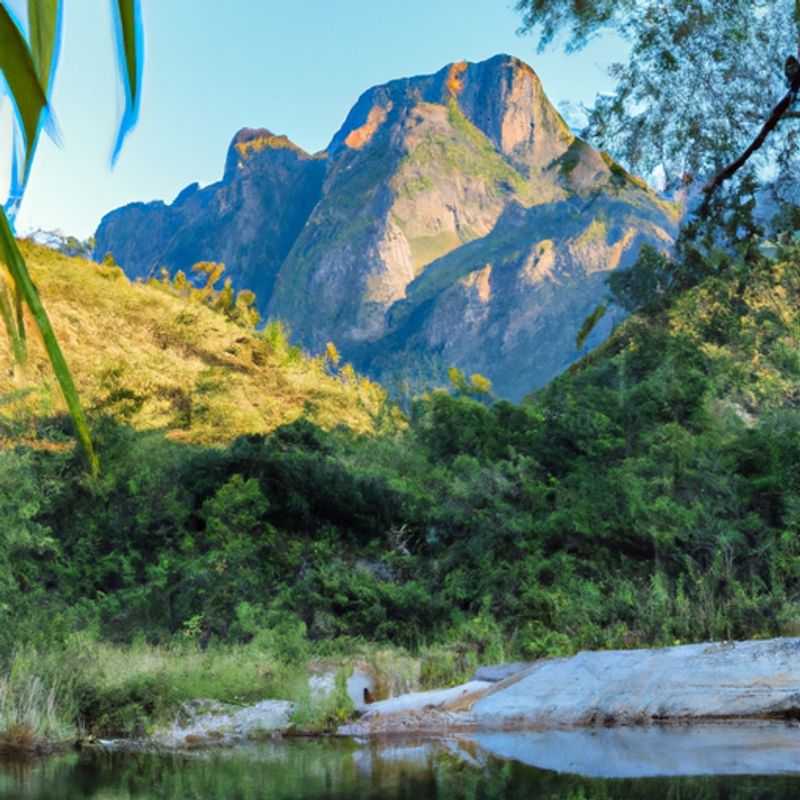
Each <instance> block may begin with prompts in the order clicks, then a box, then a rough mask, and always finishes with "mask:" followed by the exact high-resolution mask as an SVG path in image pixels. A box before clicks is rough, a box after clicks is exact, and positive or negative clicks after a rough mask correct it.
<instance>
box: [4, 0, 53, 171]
mask: <svg viewBox="0 0 800 800" xmlns="http://www.w3.org/2000/svg"><path fill="white" fill-rule="evenodd" d="M0 72H2V73H3V77H5V79H6V83H7V84H8V88H9V90H10V91H11V97H12V99H13V101H14V105H15V106H16V110H17V114H18V117H19V120H20V123H21V126H22V134H23V138H24V140H25V159H24V164H23V168H22V179H21V181H22V183H23V184H24V183H25V181H26V179H27V176H28V173H29V172H30V166H31V160H32V158H33V151H34V149H35V147H36V137H37V134H38V132H39V124H40V122H41V120H42V116H43V114H44V111H45V110H46V108H47V97H46V95H45V92H44V89H43V88H42V85H41V83H40V82H39V75H38V72H37V69H36V66H35V65H34V63H33V56H32V55H31V51H30V50H29V49H28V43H27V42H26V41H25V37H24V36H23V35H22V31H20V29H19V28H18V27H17V24H16V22H15V21H14V19H13V17H12V16H11V14H10V13H9V11H8V9H6V7H5V6H4V5H3V4H2V3H0Z"/></svg>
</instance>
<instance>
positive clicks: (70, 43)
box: [0, 0, 620, 237]
mask: <svg viewBox="0 0 800 800" xmlns="http://www.w3.org/2000/svg"><path fill="white" fill-rule="evenodd" d="M3 2H10V5H11V6H12V8H15V9H19V8H20V7H21V6H22V7H24V3H23V2H21V0H3ZM64 5H65V13H64V31H63V35H64V38H63V45H62V50H61V62H60V69H59V73H58V76H57V79H56V84H55V94H54V99H53V108H54V110H55V114H56V118H57V121H58V125H59V128H60V131H61V136H62V146H61V147H60V148H59V147H56V146H55V145H54V144H53V143H52V142H51V141H49V140H48V139H42V141H41V144H40V147H39V150H38V152H37V156H36V162H35V164H34V167H33V173H32V176H31V181H30V184H29V188H28V193H27V195H26V197H25V200H24V202H23V206H22V210H21V213H20V216H19V218H18V229H19V230H20V232H25V231H26V230H30V229H31V228H39V227H41V228H45V229H61V230H62V231H64V232H66V233H72V234H74V235H77V236H80V237H85V236H88V235H90V234H91V233H93V231H94V229H95V228H96V226H97V223H98V222H99V220H100V218H101V216H102V215H103V214H104V213H106V212H107V211H109V210H111V209H112V208H115V207H117V206H119V205H123V204H125V203H128V202H131V201H134V200H152V199H164V200H168V201H171V200H172V199H173V198H174V197H175V195H176V194H177V193H178V192H179V190H180V189H181V188H182V187H184V186H185V185H186V184H188V183H191V182H193V181H195V180H197V181H200V182H201V183H203V184H205V183H210V182H212V181H215V180H218V179H219V177H220V175H221V173H222V168H223V164H224V160H225V153H226V150H227V146H228V143H229V142H230V139H231V137H232V136H233V134H234V133H235V132H236V131H237V130H238V129H239V128H241V127H243V126H253V127H262V126H263V127H267V128H270V129H271V130H272V131H273V132H275V133H279V134H287V135H288V136H289V137H290V138H291V139H293V140H294V141H295V142H296V143H297V144H299V145H301V146H302V147H304V148H306V149H307V150H311V151H315V150H320V149H323V148H324V147H325V146H326V145H327V143H328V141H329V139H330V137H331V136H332V135H333V133H334V132H335V131H336V129H337V128H338V127H339V126H340V125H341V123H342V122H343V120H344V118H345V116H346V114H347V112H348V111H349V109H350V107H351V106H352V104H353V103H354V102H355V100H356V99H357V97H358V96H359V95H360V94H361V92H362V91H364V90H365V89H367V88H369V87H370V86H372V85H374V84H377V83H383V82H385V81H387V80H391V79H392V78H398V77H403V76H406V75H414V74H422V73H428V72H434V71H436V70H438V69H439V68H441V67H442V66H444V65H445V64H447V63H449V62H451V61H455V60H459V59H467V60H470V61H477V60H481V59H484V58H488V57H489V56H492V55H494V54H496V53H500V52H506V53H511V54H513V55H516V56H519V57H520V58H522V59H524V60H525V61H527V62H528V63H530V64H531V66H533V67H534V69H536V71H537V72H538V73H539V75H540V76H541V78H542V80H543V82H544V86H545V90H546V91H547V92H548V94H549V96H550V97H551V99H552V100H553V101H555V102H560V101H562V100H570V101H573V102H587V103H588V102H591V101H592V99H593V98H594V96H595V94H596V93H597V92H599V91H606V90H608V89H609V88H610V86H611V84H610V81H609V79H608V78H607V76H606V72H605V70H606V67H607V65H608V64H609V63H610V62H611V61H613V60H615V59H618V58H619V56H620V53H619V47H620V45H619V43H618V42H617V41H615V40H614V39H611V38H606V39H604V40H603V41H598V42H595V43H593V44H592V45H591V46H590V47H589V48H588V49H587V50H585V51H583V52H581V53H579V54H577V55H571V56H567V55H565V54H564V53H563V52H562V50H561V49H560V48H558V47H553V48H551V49H550V50H549V51H548V52H547V53H545V54H542V55H540V54H537V52H536V47H535V42H534V40H533V39H532V38H530V37H519V36H517V35H516V29H517V27H518V25H519V15H518V14H517V13H516V12H515V11H514V10H513V5H512V3H511V2H510V0H497V2H492V0H404V2H401V3H398V2H391V3H387V2H385V0H383V1H379V2H375V0H373V1H372V2H364V0H333V2H330V0H300V2H294V3H292V2H286V0H282V2H273V0H225V2H219V0H142V7H143V17H144V29H145V67H144V92H143V102H142V111H141V116H140V119H139V124H138V126H137V127H136V128H135V129H134V131H133V133H132V134H131V135H130V136H129V138H128V140H127V142H126V145H125V148H124V149H123V151H122V155H121V157H120V159H119V161H118V163H117V166H116V167H115V169H114V170H113V171H112V170H111V169H110V168H109V156H110V152H111V148H112V144H113V138H114V132H115V125H116V120H117V115H118V113H119V109H120V107H121V102H122V97H121V93H120V90H119V88H118V85H117V76H116V59H115V55H114V52H113V46H112V36H111V18H110V11H109V8H110V3H109V2H108V0H65V3H64ZM4 112H5V113H4V116H5V123H3V122H2V121H0V145H6V144H7V142H8V131H9V129H8V117H9V109H8V104H7V103H6V108H5V109H4ZM0 116H3V115H0ZM6 150H7V148H6V147H4V146H3V147H0V153H1V154H2V160H3V162H5V161H7V159H6ZM5 166H6V164H5V163H4V164H2V166H0V179H3V177H4V176H3V173H2V170H3V169H4V168H5ZM2 185H3V186H5V183H3V184H2Z"/></svg>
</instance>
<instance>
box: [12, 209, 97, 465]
mask: <svg viewBox="0 0 800 800" xmlns="http://www.w3.org/2000/svg"><path fill="white" fill-rule="evenodd" d="M0 259H2V260H3V261H4V262H5V264H6V266H7V267H8V271H9V272H10V273H11V277H12V278H13V279H14V283H15V284H16V287H17V290H18V291H19V293H20V295H21V296H22V299H24V301H25V303H26V304H27V306H28V308H29V309H30V312H31V315H32V316H33V319H34V321H35V322H36V325H37V326H38V328H39V331H40V333H41V334H42V340H43V341H44V346H45V349H46V350H47V355H48V356H49V357H50V362H51V363H52V365H53V371H54V372H55V374H56V378H57V379H58V382H59V384H60V386H61V392H62V393H63V395H64V400H65V401H66V403H67V408H68V409H69V413H70V415H71V417H72V421H73V422H74V424H75V430H76V431H77V434H78V440H79V441H80V443H81V446H82V447H83V450H84V453H85V454H86V459H87V461H88V462H89V469H90V470H91V473H92V475H97V474H98V473H99V470H100V463H99V461H98V458H97V455H96V454H95V452H94V446H93V445H92V439H91V435H90V433H89V426H88V424H87V422H86V417H85V415H84V413H83V408H82V407H81V402H80V398H79V397H78V391H77V389H76V388H75V382H74V381H73V380H72V374H71V373H70V371H69V367H68V366H67V362H66V360H65V358H64V354H63V353H62V352H61V347H60V346H59V344H58V340H57V339H56V335H55V332H54V331H53V326H52V325H51V324H50V319H49V317H48V316H47V312H46V311H45V310H44V306H43V305H42V301H41V298H40V297H39V292H38V291H37V289H36V287H35V286H34V284H33V281H32V280H31V276H30V273H29V272H28V268H27V266H26V265H25V260H24V259H23V257H22V253H20V251H19V247H18V246H17V240H16V239H15V238H14V234H13V232H12V230H11V225H10V224H9V222H8V218H7V217H6V214H5V211H3V210H2V209H0Z"/></svg>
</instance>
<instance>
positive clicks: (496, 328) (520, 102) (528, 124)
mask: <svg viewBox="0 0 800 800" xmlns="http://www.w3.org/2000/svg"><path fill="white" fill-rule="evenodd" d="M677 219H678V217H677V211H676V209H675V207H673V206H671V205H670V204H668V203H667V202H665V201H664V200H663V199H661V198H660V197H659V196H658V195H657V194H656V193H655V192H653V191H652V190H650V189H649V188H648V187H647V186H646V185H645V184H644V183H643V182H642V181H640V180H639V179H637V178H635V177H633V176H630V175H628V174H627V173H626V172H625V170H624V169H622V168H621V167H620V166H619V165H617V164H616V163H615V162H613V161H612V160H611V159H610V158H609V157H608V156H607V155H605V154H603V153H600V152H598V151H596V150H594V149H593V148H591V147H590V146H589V145H588V144H586V143H585V142H583V141H581V140H580V139H578V138H576V136H575V135H574V133H573V132H572V131H571V130H570V129H569V127H568V126H567V125H566V123H565V122H564V120H563V119H562V118H561V116H560V115H559V113H558V112H557V111H556V109H555V108H554V107H553V105H552V104H551V103H550V102H549V100H548V99H547V97H546V95H545V93H544V90H543V87H542V84H541V81H540V80H539V78H538V76H537V75H536V73H535V72H534V71H533V69H531V67H529V66H528V65H527V64H525V63H523V62H522V61H520V60H518V59H516V58H513V57H511V56H506V55H500V56H495V57H494V58H491V59H489V60H488V61H485V62H482V63H479V64H471V63H466V62H459V63H454V64H450V65H448V66H446V67H445V68H443V69H442V70H440V71H439V72H437V73H436V74H434V75H427V76H421V77H415V78H408V79H402V80H396V81H392V82H390V83H387V84H385V85H383V86H377V87H374V88H372V89H370V90H368V91H367V92H365V93H364V94H363V95H362V96H361V98H360V99H359V100H358V102H357V103H356V105H355V106H354V107H353V109H352V110H351V112H350V114H349V115H348V117H347V119H346V120H345V122H344V125H343V126H342V128H341V129H340V130H339V131H338V132H337V133H336V134H335V136H334V137H333V139H332V141H331V143H330V145H329V147H328V148H327V150H326V151H325V152H324V153H320V154H317V155H313V156H312V155H309V154H308V153H306V152H304V151H303V150H302V149H300V148H299V147H297V146H296V145H294V144H292V143H291V142H290V141H289V140H288V139H287V138H286V137H278V136H274V135H273V134H271V133H269V132H268V131H266V130H250V129H246V130H243V131H240V132H239V133H238V134H237V135H236V137H235V138H234V141H233V143H232V145H231V148H230V149H229V152H228V158H227V161H226V168H225V173H224V175H223V178H222V180H221V181H220V182H219V183H216V184H213V185H212V186H209V187H206V188H204V189H201V188H199V187H197V186H196V185H195V186H192V187H189V188H188V189H186V190H184V191H183V192H182V193H181V194H180V195H179V196H178V198H177V199H176V200H175V202H174V203H173V204H172V205H170V206H167V205H165V204H163V203H150V204H146V205H143V204H134V205H131V206H127V207H125V208H122V209H118V210H116V211H113V212H111V213H110V214H109V215H107V216H106V217H105V218H104V219H103V221H102V222H101V224H100V227H99V229H98V231H97V237H96V238H97V245H96V254H97V256H98V257H102V256H103V255H104V254H105V253H106V252H111V253H112V254H113V255H114V257H115V258H116V260H117V261H118V262H119V263H120V264H121V265H122V266H123V268H124V269H125V270H126V272H127V273H128V274H129V275H132V276H143V275H148V274H151V273H152V272H153V271H154V270H156V269H157V268H159V267H161V266H165V267H167V268H168V269H169V270H170V271H172V272H174V271H176V270H178V269H183V270H185V271H186V270H188V269H189V268H190V267H191V265H192V264H193V263H194V262H196V261H201V260H211V261H223V262H224V263H225V264H226V268H227V274H228V275H229V276H230V277H231V278H232V279H233V281H234V285H235V286H237V287H247V288H251V289H254V290H255V291H256V293H257V295H258V297H259V305H260V307H261V309H262V310H264V311H266V313H267V315H268V316H270V317H273V318H280V319H282V320H284V321H286V322H287V323H288V325H289V327H290V329H291V331H292V333H293V336H294V337H295V339H296V341H298V342H299V343H301V344H302V345H303V346H305V347H306V348H308V349H309V350H311V351H312V352H318V351H320V350H321V349H322V348H323V347H324V346H325V344H326V343H327V342H328V341H330V340H332V341H334V342H335V343H336V344H337V346H338V347H339V349H340V351H341V352H342V354H343V355H344V356H345V357H346V358H347V359H350V360H352V361H354V363H355V364H356V365H357V366H358V367H359V368H362V369H365V370H366V371H367V372H368V373H370V374H372V375H375V376H378V377H380V378H381V379H382V380H384V381H387V382H390V383H395V384H397V383H398V382H410V383H411V384H413V385H419V384H422V385H424V384H426V383H428V382H430V381H436V380H439V379H441V377H442V375H443V374H444V373H445V371H446V369H447V368H448V367H449V366H459V367H461V368H462V369H464V370H466V371H468V372H474V371H480V372H482V373H484V374H485V375H486V376H487V377H489V378H490V379H491V380H492V381H493V382H494V385H495V388H496V390H497V392H498V393H499V394H501V395H503V396H508V397H511V398H515V399H516V398H519V397H521V396H523V395H524V394H525V393H526V392H527V391H529V390H530V389H531V388H534V387H536V386H540V385H542V384H543V383H545V382H546V381H548V380H549V379H550V378H552V377H553V376H554V375H556V374H558V372H560V371H561V370H563V368H564V367H565V366H567V365H569V364H570V363H572V362H573V361H574V360H575V359H576V358H577V357H578V356H579V353H578V352H577V350H576V348H575V334H576V332H577V330H578V329H579V327H580V324H581V322H582V321H583V319H584V318H585V317H586V315H587V314H588V313H590V312H591V311H592V309H593V308H594V307H595V306H596V305H597V303H598V302H600V300H601V298H602V297H603V295H604V277H605V275H606V274H607V273H608V272H609V271H610V270H613V269H618V268H625V267H626V266H628V265H630V264H631V263H632V262H633V261H634V260H635V258H636V256H637V254H638V252H639V250H640V248H641V246H642V245H643V244H646V243H647V244H653V245H655V246H657V247H662V248H665V247H669V246H670V243H671V241H672V237H673V235H674V233H675V226H676V223H677ZM145 231H146V235H143V233H144V232H145ZM618 317H619V312H617V311H612V313H610V314H608V315H607V316H606V318H605V319H604V321H603V323H602V324H601V325H600V326H598V328H597V330H596V331H595V332H594V333H593V335H592V337H591V338H590V341H589V345H592V344H595V343H597V342H599V341H600V340H601V339H602V338H603V337H604V336H606V335H607V334H608V332H609V330H610V328H611V326H612V324H613V322H614V321H615V319H617V318H618Z"/></svg>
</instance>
